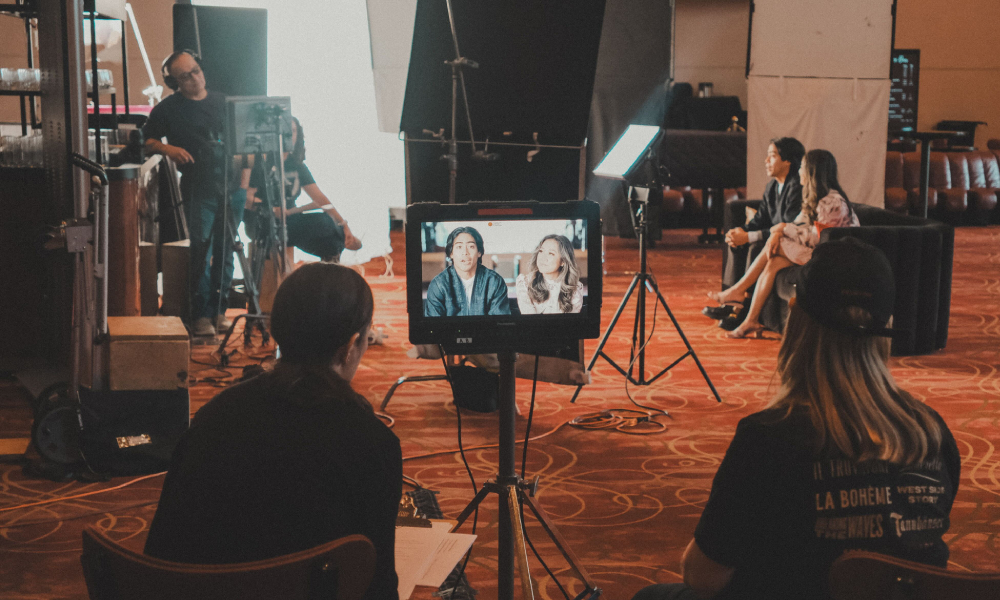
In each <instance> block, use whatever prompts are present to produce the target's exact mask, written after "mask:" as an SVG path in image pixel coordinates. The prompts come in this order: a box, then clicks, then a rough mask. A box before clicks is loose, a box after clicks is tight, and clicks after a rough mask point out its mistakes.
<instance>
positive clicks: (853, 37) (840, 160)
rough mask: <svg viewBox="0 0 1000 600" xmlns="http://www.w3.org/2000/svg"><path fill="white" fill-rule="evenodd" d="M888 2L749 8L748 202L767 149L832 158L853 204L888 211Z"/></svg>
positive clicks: (760, 178) (763, 2)
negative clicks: (788, 142) (792, 144)
mask: <svg viewBox="0 0 1000 600" xmlns="http://www.w3.org/2000/svg"><path fill="white" fill-rule="evenodd" d="M891 7H892V0H837V1H836V2H829V1H827V0H756V2H755V11H754V14H753V32H752V34H751V35H752V37H751V49H750V61H751V62H750V77H749V78H748V85H747V113H748V116H747V194H749V195H750V197H751V198H757V197H759V194H761V193H762V192H763V191H764V185H765V184H766V183H767V176H766V175H765V174H764V166H763V165H764V158H765V156H766V155H767V143H768V140H770V139H772V138H776V137H783V136H792V137H795V138H797V139H798V140H799V141H800V142H802V144H803V145H804V146H805V147H806V150H813V149H816V148H822V149H824V150H829V151H830V152H832V153H833V155H834V156H835V157H836V158H837V166H838V167H839V175H840V183H841V185H842V186H844V191H845V192H847V195H848V196H849V197H850V199H851V201H852V202H861V203H863V204H871V205H873V206H879V207H881V206H884V205H885V191H884V186H885V145H886V138H887V137H888V129H889V86H890V83H891V82H890V80H889V59H890V53H891V50H892V48H891V45H892V43H891V39H892V15H891V13H890V10H891Z"/></svg>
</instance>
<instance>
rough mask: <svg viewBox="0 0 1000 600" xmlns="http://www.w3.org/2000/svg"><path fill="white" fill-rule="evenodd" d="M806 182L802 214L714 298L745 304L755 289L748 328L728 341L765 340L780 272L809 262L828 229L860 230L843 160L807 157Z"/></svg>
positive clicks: (818, 153)
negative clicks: (767, 310)
mask: <svg viewBox="0 0 1000 600" xmlns="http://www.w3.org/2000/svg"><path fill="white" fill-rule="evenodd" d="M799 179H800V180H801V182H802V212H800V213H799V216H797V217H795V220H794V221H793V222H791V223H778V224H777V225H775V226H774V227H772V228H771V236H770V237H769V238H768V240H767V246H766V247H765V249H764V251H763V252H761V253H760V255H759V256H758V257H757V258H756V260H754V262H753V263H752V264H751V265H750V268H749V269H747V272H746V273H745V274H744V275H743V277H742V278H741V279H740V280H739V281H737V282H736V284H735V285H734V286H733V287H731V288H729V289H727V290H725V291H722V292H709V293H708V297H709V298H711V299H712V300H715V301H716V302H718V303H719V304H725V303H728V302H741V301H743V300H744V299H745V298H746V295H747V293H748V292H750V289H751V288H753V297H752V298H751V301H750V309H749V311H748V312H747V317H746V319H745V320H744V321H743V323H742V324H741V325H740V326H739V327H737V328H736V329H734V330H733V331H730V332H729V333H727V334H726V335H727V336H728V337H731V338H744V337H746V336H748V335H751V334H753V335H756V336H757V337H760V335H761V333H762V332H763V330H764V326H763V325H761V323H760V312H761V309H763V308H764V302H765V301H766V300H767V297H768V295H769V294H770V293H771V288H773V287H774V278H775V277H776V276H777V274H778V271H781V270H782V269H785V268H788V267H790V266H792V265H804V264H805V263H807V262H809V258H810V257H811V256H812V252H813V248H815V247H816V244H818V243H819V234H820V232H821V231H823V230H824V229H826V228H827V227H858V226H859V225H860V223H859V222H858V216H857V215H856V214H855V213H854V210H853V209H852V208H851V203H850V202H849V201H848V200H847V194H845V193H844V190H843V188H841V187H840V182H839V181H838V180H837V159H835V158H834V157H833V154H831V153H830V152H829V151H827V150H810V151H809V152H806V155H805V157H804V158H803V159H802V164H801V166H800V167H799Z"/></svg>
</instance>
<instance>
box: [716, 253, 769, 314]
mask: <svg viewBox="0 0 1000 600" xmlns="http://www.w3.org/2000/svg"><path fill="white" fill-rule="evenodd" d="M768 262H770V261H769V260H768V257H767V251H766V250H765V251H764V252H761V253H760V254H758V255H757V258H755V259H754V260H753V262H752V263H750V268H749V269H747V272H746V273H744V274H743V277H740V280H739V281H737V282H736V284H735V285H733V287H731V288H729V289H727V290H725V291H722V292H709V293H708V297H709V298H711V299H713V300H715V301H717V302H719V303H720V304H722V303H725V302H739V301H741V300H743V297H744V296H746V294H747V292H748V291H750V288H751V287H753V284H754V283H756V282H757V278H758V277H760V274H761V273H763V272H764V269H765V268H766V267H767V263H768Z"/></svg>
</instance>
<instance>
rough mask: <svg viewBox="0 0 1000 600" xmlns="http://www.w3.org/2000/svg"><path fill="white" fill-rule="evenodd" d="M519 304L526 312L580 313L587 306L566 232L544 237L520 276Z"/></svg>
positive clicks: (522, 310) (525, 313) (527, 313)
mask: <svg viewBox="0 0 1000 600" xmlns="http://www.w3.org/2000/svg"><path fill="white" fill-rule="evenodd" d="M516 287H517V307H518V309H520V311H521V314H523V315H541V314H554V313H578V312H580V310H581V309H582V308H583V284H582V283H580V269H579V267H577V265H576V256H575V255H574V253H573V244H571V243H570V241H569V239H568V238H566V236H563V235H547V236H545V237H544V238H542V241H541V242H539V244H538V246H537V247H536V248H535V251H534V252H533V253H532V254H531V260H529V261H528V268H527V270H526V272H524V273H522V274H520V275H518V276H517V283H516Z"/></svg>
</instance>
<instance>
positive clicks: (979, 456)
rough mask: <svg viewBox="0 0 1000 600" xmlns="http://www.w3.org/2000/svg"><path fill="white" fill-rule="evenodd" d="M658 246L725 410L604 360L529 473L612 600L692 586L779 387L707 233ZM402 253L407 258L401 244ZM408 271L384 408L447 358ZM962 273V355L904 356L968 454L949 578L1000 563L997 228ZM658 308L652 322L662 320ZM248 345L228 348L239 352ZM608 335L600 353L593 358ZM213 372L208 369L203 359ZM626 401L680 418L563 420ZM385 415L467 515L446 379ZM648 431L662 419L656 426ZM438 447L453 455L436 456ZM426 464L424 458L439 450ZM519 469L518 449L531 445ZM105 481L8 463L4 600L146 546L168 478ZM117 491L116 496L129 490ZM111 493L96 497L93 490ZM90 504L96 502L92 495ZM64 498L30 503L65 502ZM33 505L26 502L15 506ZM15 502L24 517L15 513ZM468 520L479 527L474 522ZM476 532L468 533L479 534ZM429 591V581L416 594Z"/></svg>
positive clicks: (690, 379)
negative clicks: (710, 503)
mask: <svg viewBox="0 0 1000 600" xmlns="http://www.w3.org/2000/svg"><path fill="white" fill-rule="evenodd" d="M664 233H665V239H664V241H663V242H662V243H659V244H658V245H657V247H656V248H655V249H654V250H652V251H651V253H650V264H651V267H652V270H653V272H654V274H655V275H656V277H657V278H658V281H659V284H660V287H661V290H662V292H663V293H664V295H665V296H666V298H667V302H668V303H669V305H670V308H671V309H672V311H673V313H674V315H675V316H676V318H677V320H678V321H679V323H680V326H681V327H682V328H683V331H684V333H685V334H686V335H687V337H688V339H689V340H690V342H691V344H692V346H693V347H694V349H695V351H696V352H697V354H698V357H699V358H700V359H701V361H702V363H703V364H704V366H705V368H706V370H707V372H708V374H709V376H710V377H711V379H712V381H713V383H714V384H715V386H716V387H717V388H718V390H719V393H720V395H721V396H722V399H723V402H722V403H721V404H719V403H717V402H716V401H715V399H714V398H713V396H712V395H711V391H710V390H709V388H708V386H707V384H706V383H705V380H704V379H703V378H702V376H701V375H700V373H699V372H698V370H697V368H696V367H695V365H694V363H693V361H692V360H691V359H685V360H683V361H682V362H681V363H680V364H679V365H678V366H677V367H675V368H674V369H672V370H671V371H669V372H668V374H667V375H665V376H664V377H663V378H661V379H660V380H659V381H657V382H656V383H655V384H654V385H652V386H649V387H642V388H636V387H634V386H630V387H629V388H628V389H627V390H626V387H625V385H624V380H623V378H622V377H621V376H620V375H619V374H618V373H617V372H616V371H615V370H614V369H612V368H611V367H610V366H609V365H608V364H607V363H605V362H604V361H600V362H598V364H597V367H596V369H595V371H594V373H593V383H592V384H591V385H589V386H587V387H586V388H584V391H583V392H582V393H581V395H580V398H579V400H578V401H577V402H576V404H570V402H569V399H570V397H571V396H572V391H573V390H572V388H568V387H564V386H557V385H554V384H547V383H540V384H539V385H538V392H537V404H536V408H535V413H534V423H533V426H532V432H531V434H532V436H533V437H534V436H538V435H542V436H544V437H541V438H540V439H537V440H535V441H532V442H531V444H530V447H529V457H528V464H527V472H528V478H529V479H530V478H532V477H533V476H534V475H538V476H540V477H541V484H540V488H539V492H538V495H537V498H538V500H539V502H540V504H541V505H542V506H543V507H544V509H545V510H546V511H547V512H548V514H549V515H550V517H551V518H552V519H553V520H554V522H555V523H556V525H557V527H558V528H559V530H560V531H561V533H562V534H563V535H564V536H565V538H566V539H567V540H568V542H569V544H570V546H571V547H572V549H573V550H574V551H575V552H576V554H577V556H578V557H579V558H580V560H581V563H582V564H583V566H585V567H586V569H588V570H589V572H590V574H591V576H592V577H593V578H594V579H595V580H596V581H597V582H598V583H599V585H600V586H601V587H602V588H603V589H604V591H605V595H604V597H606V598H610V599H620V600H628V599H629V598H631V596H632V594H633V593H635V591H637V590H638V589H639V588H641V587H643V586H644V585H647V584H649V583H651V582H670V581H679V573H678V571H679V569H678V562H679V559H680V554H681V551H682V550H683V548H684V546H685V545H686V544H687V542H688V540H689V539H690V537H691V534H692V532H693V530H694V527H695V524H696V522H697V519H698V517H699V515H700V513H701V509H702V507H703V506H704V502H705V500H706V499H707V496H708V490H709V488H710V486H711V482H712V476H713V475H714V473H715V470H716V468H717V467H718V464H719V461H720V459H721V458H722V455H723V453H724V451H725V449H726V447H727V445H728V443H729V440H730V438H731V436H732V432H733V428H734V426H735V424H736V422H737V421H738V420H739V419H740V418H741V417H743V416H745V415H747V414H749V413H751V412H753V411H756V410H759V409H760V408H762V407H763V406H764V404H765V403H766V401H767V400H768V398H769V397H770V394H771V393H772V392H773V385H774V383H775V382H774V378H773V373H774V366H775V355H776V352H777V348H778V343H777V342H776V341H774V340H739V341H733V340H728V339H725V337H724V335H723V332H722V331H721V330H720V329H718V328H716V327H715V326H714V323H713V322H711V321H709V320H708V319H706V318H705V317H703V316H702V315H701V314H700V309H701V307H702V306H703V305H704V304H705V296H704V294H705V292H706V291H707V290H712V289H718V280H719V271H720V260H721V255H720V252H719V250H718V248H711V247H708V248H707V247H702V246H698V245H697V244H695V243H694V242H695V237H696V235H697V232H696V231H687V230H680V231H666V232H664ZM394 242H395V243H394V247H396V248H399V249H401V248H402V243H401V240H400V239H395V240H394ZM394 254H395V258H396V262H395V268H396V271H397V276H395V277H380V276H378V275H377V273H380V272H381V271H382V269H383V265H382V264H381V263H378V262H376V263H372V264H370V265H368V267H367V268H366V277H367V278H368V280H369V282H370V283H371V285H372V288H373V289H374V291H375V297H376V316H375V324H376V327H379V328H382V329H383V331H384V333H385V334H386V335H387V339H386V341H385V344H384V345H376V346H372V347H371V349H370V350H369V352H368V354H367V355H366V357H365V360H364V364H363V365H362V368H361V369H360V370H359V372H358V375H357V378H356V379H355V387H356V389H357V390H358V391H359V392H360V393H362V394H364V395H365V396H366V397H368V399H369V400H370V401H372V402H373V403H374V404H376V405H377V404H378V403H379V402H380V401H381V399H382V398H383V396H384V395H385V393H386V391H387V390H388V388H389V386H390V385H391V384H392V383H393V382H394V381H395V380H396V378H398V377H399V376H401V375H404V374H406V375H420V374H426V375H429V374H439V373H441V371H442V369H441V365H440V362H436V361H429V360H412V359H409V358H407V357H406V356H405V352H406V350H407V349H408V348H409V344H408V342H407V334H406V312H405V294H404V279H403V277H402V264H403V262H402V252H401V250H397V251H396V252H395V253H394ZM955 257H956V258H955V272H954V287H953V290H954V292H953V298H952V313H951V329H950V335H949V340H948V347H947V348H946V349H945V350H943V351H940V352H938V353H936V354H933V355H929V356H920V357H906V358H900V359H894V360H893V372H894V374H895V375H896V377H897V378H898V379H899V380H900V382H901V383H902V385H903V387H905V388H906V389H908V390H909V391H910V392H911V393H913V394H914V395H916V396H917V397H918V398H920V399H922V400H924V401H926V402H927V403H928V404H930V405H931V406H933V407H934V408H935V409H937V410H938V411H939V412H940V413H941V414H942V415H943V416H944V418H945V419H946V420H947V422H948V423H949V425H950V427H951V429H952V431H953V432H954V434H955V437H956V439H957V441H958V445H959V449H960V451H961V453H962V459H963V460H962V464H963V468H962V469H963V470H962V481H961V489H960V490H959V494H958V498H957V500H956V502H955V506H954V509H953V511H952V526H951V530H950V532H949V534H948V536H947V538H946V539H947V541H948V543H949V544H950V546H951V550H952V559H951V568H954V569H962V570H986V569H991V568H992V569H996V568H997V565H998V564H1000V544H998V534H1000V480H998V478H1000V458H998V455H997V452H996V446H997V444H998V443H1000V428H998V420H1000V374H998V368H1000V228H997V227H991V228H975V229H973V228H963V229H959V230H958V231H957V232H956V239H955ZM637 264H638V256H637V251H636V247H635V242H634V241H629V240H619V239H608V240H607V270H608V274H607V277H606V285H605V290H606V291H605V310H604V319H605V324H607V322H608V321H609V320H610V318H611V316H612V315H613V314H614V310H615V308H616V307H617V306H618V303H619V302H620V299H621V297H622V295H623V294H624V292H625V289H626V287H627V285H628V284H629V282H630V281H631V273H628V272H627V271H629V270H630V269H634V268H635V266H636V265H637ZM652 316H653V315H652V308H650V313H649V315H648V319H650V320H651V319H652ZM631 323H632V319H631V314H630V312H629V310H626V312H625V314H624V315H623V321H622V324H620V325H619V326H618V328H617V329H616V331H615V335H614V337H613V339H612V341H611V343H610V344H609V346H608V353H609V354H610V355H611V356H612V357H614V358H615V360H616V361H617V362H619V363H622V364H625V363H627V362H628V338H629V335H630V332H631ZM238 346H239V344H238V342H237V343H236V344H234V345H233V346H232V348H234V349H236V348H238ZM595 346H596V343H595V342H593V341H591V342H588V344H587V353H588V354H587V357H588V358H589V356H590V353H591V352H593V349H594V348H595ZM212 350H214V347H208V346H199V347H197V348H196V351H195V354H194V361H195V363H194V364H192V376H193V377H194V378H195V379H196V382H195V383H194V387H193V388H192V400H193V401H192V409H193V410H196V409H197V408H198V407H200V406H201V405H202V404H203V403H204V402H205V401H207V400H208V399H209V398H211V396H212V395H213V394H214V393H215V392H216V391H217V386H221V385H225V383H226V382H227V381H230V380H231V379H232V378H233V377H234V376H238V375H239V369H231V370H230V371H218V370H216V369H214V368H212V367H210V366H207V365H210V364H214V362H215V358H214V357H213V356H212V355H211V351H212ZM683 353H684V345H683V344H682V342H681V341H680V339H679V337H678V335H677V333H676V331H675V329H674V328H673V326H672V325H671V322H670V320H669V319H668V318H667V316H666V315H665V314H663V311H662V310H661V311H660V312H659V313H658V314H657V315H656V327H655V330H654V331H653V334H652V340H651V341H650V343H649V346H648V354H647V371H648V372H650V373H656V372H658V371H659V370H660V369H662V368H663V367H665V366H667V365H668V364H670V363H671V362H673V361H674V360H675V359H676V358H678V357H680V356H681V355H682V354H683ZM264 356H265V353H264V352H263V351H262V350H261V349H260V348H254V349H251V350H249V351H247V352H246V353H244V352H243V350H242V349H240V350H239V352H238V353H237V354H236V355H234V356H233V363H234V364H236V365H244V364H250V363H255V362H258V361H259V360H261V359H262V358H263V357H264ZM198 363H203V364H198ZM530 392H531V386H530V382H529V381H525V380H518V391H517V397H518V404H519V406H520V409H521V412H522V414H523V415H524V417H521V418H519V419H518V427H519V434H518V435H519V439H520V437H521V436H522V435H523V431H524V427H525V425H526V422H527V419H526V416H527V409H528V404H529V398H530ZM627 393H631V395H632V397H633V398H634V399H635V400H636V401H637V402H638V403H640V404H646V405H650V406H655V407H659V408H664V409H666V410H668V411H669V412H670V414H671V418H665V417H659V420H660V421H663V422H665V423H666V430H665V431H663V432H662V433H656V434H652V435H641V436H640V435H629V434H627V433H622V432H619V431H614V430H610V431H609V430H583V429H576V428H573V427H570V426H568V425H566V423H567V421H569V420H570V419H572V418H574V417H576V416H579V415H581V414H584V413H588V412H593V411H596V410H601V409H606V408H628V407H631V404H630V402H629V400H628V397H627V395H626V394H627ZM26 396H27V394H26V392H24V391H23V390H21V389H20V388H19V387H17V386H16V384H15V383H14V382H13V381H11V380H4V381H2V382H0V437H15V436H27V435H28V431H29V430H30V423H31V415H30V409H29V408H28V405H27V400H28V399H27V397H26ZM388 412H389V413H390V414H391V415H392V416H393V417H394V418H395V432H396V434H397V435H398V436H399V438H400V439H401V441H402V445H403V454H404V456H405V457H409V460H407V461H406V462H405V463H404V472H405V474H406V475H407V476H409V477H411V478H413V479H414V480H416V481H417V482H419V484H420V485H422V486H425V487H428V488H431V489H433V490H435V491H437V492H438V502H439V504H440V506H441V509H442V510H443V512H444V513H445V514H446V515H450V516H457V514H458V513H459V512H460V511H461V510H462V509H463V508H464V506H465V505H466V503H467V502H469V500H470V499H471V498H472V496H473V486H472V483H471V482H470V480H469V476H468V474H467V473H466V470H465V467H464V465H463V463H462V458H461V456H460V455H459V454H458V453H457V452H449V451H450V450H453V449H455V448H456V447H457V436H456V430H457V428H456V410H455V407H454V406H452V405H451V404H450V392H449V390H448V389H447V384H446V383H445V382H440V381H430V382H413V383H407V384H405V385H403V386H401V387H400V388H399V389H398V390H397V391H396V393H395V395H394V396H393V399H392V401H391V403H390V404H389V407H388ZM650 428H652V426H651V427H650ZM462 431H463V435H464V444H465V448H466V457H467V458H468V460H469V464H470V467H471V470H472V473H473V475H474V476H475V479H476V483H477V484H481V483H482V482H483V481H484V480H485V479H487V478H488V477H490V476H492V475H493V474H494V472H495V469H496V461H497V453H496V450H495V449H494V448H490V447H481V446H488V445H490V444H494V443H495V442H496V439H497V427H496V418H495V416H494V415H481V414H475V413H467V412H463V414H462ZM435 452H440V454H433V453H435ZM429 454H430V456H427V455H429ZM518 460H520V448H518ZM133 481H134V479H133V478H117V479H115V480H113V481H110V482H106V483H90V484H82V483H76V482H68V483H54V482H51V481H48V480H44V479H39V478H32V477H28V476H26V475H25V474H24V473H23V472H22V469H21V467H20V465H18V464H17V463H4V464H0V597H2V598H4V599H10V600H27V599H41V598H45V599H50V598H67V599H69V598H72V599H80V598H85V597H86V590H85V587H84V584H83V580H82V574H81V571H80V567H79V552H80V531H81V529H82V527H83V526H84V525H86V524H96V525H98V526H100V527H102V528H105V529H108V530H110V531H111V535H112V536H113V537H114V538H115V539H118V540H120V541H121V543H123V544H126V545H127V546H129V547H133V548H137V549H138V548H141V547H142V544H143V542H144V539H145V532H146V530H147V528H148V525H149V521H150V519H151V518H152V515H153V513H154V511H155V502H156V500H157V495H158V491H159V486H160V485H161V482H162V476H152V477H149V478H147V479H144V480H141V481H136V482H135V483H132V482H133ZM122 485H125V487H121V488H120V489H114V488H115V487H116V486H122ZM95 492H97V493H95ZM88 493H89V494H92V495H89V496H82V497H81V495H82V494H88ZM67 497H72V499H68V500H63V501H59V502H53V503H47V504H40V505H35V506H24V505H27V504H32V503H37V502H44V501H47V500H51V499H57V498H67ZM14 507H19V508H14ZM12 508H13V509H12ZM496 517H497V515H496V500H495V498H488V499H487V500H486V501H485V502H484V503H483V510H481V511H480V513H479V528H478V533H479V534H480V538H479V541H478V542H477V544H476V546H475V549H474V552H473V555H472V559H471V560H470V562H469V566H468V571H467V574H468V577H469V580H470V582H471V584H472V586H473V587H474V588H476V589H477V590H478V591H479V597H480V598H484V599H488V598H493V597H495V596H496ZM527 523H528V531H529V534H530V536H531V539H532V540H533V541H534V542H535V545H536V547H537V548H538V550H539V552H540V553H541V555H542V557H543V558H544V559H545V561H546V562H547V563H548V565H549V567H550V568H551V569H552V571H553V572H554V573H555V574H556V575H557V576H558V578H559V580H560V581H561V582H562V583H563V585H564V586H566V588H567V590H566V591H567V592H568V593H569V595H570V597H572V596H574V595H576V593H578V592H579V591H581V589H582V588H581V586H580V585H579V583H578V582H576V581H575V580H574V579H573V578H572V577H571V576H570V574H569V573H568V567H567V565H566V563H565V561H563V560H562V558H561V556H559V554H558V552H557V551H556V550H555V548H554V547H553V546H552V545H551V544H550V543H548V542H547V539H546V538H545V536H544V533H543V531H542V530H541V528H540V527H539V526H538V525H537V524H536V523H535V521H534V520H533V519H532V518H531V517H528V518H527ZM467 528H468V526H467ZM467 528H466V530H467ZM530 560H531V564H532V573H533V575H534V576H536V577H537V578H538V579H539V586H540V590H541V597H542V598H562V597H563V596H562V594H561V593H560V591H559V589H558V588H557V586H556V584H555V582H554V581H553V580H552V578H551V577H550V576H548V575H547V574H546V573H545V570H544V569H543V568H542V567H541V565H540V564H539V563H538V562H537V561H536V560H535V559H534V557H532V558H531V559H530ZM432 592H433V590H431V589H429V588H417V593H416V594H415V595H414V597H415V598H421V599H429V598H431V597H432V596H431V593H432Z"/></svg>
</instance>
